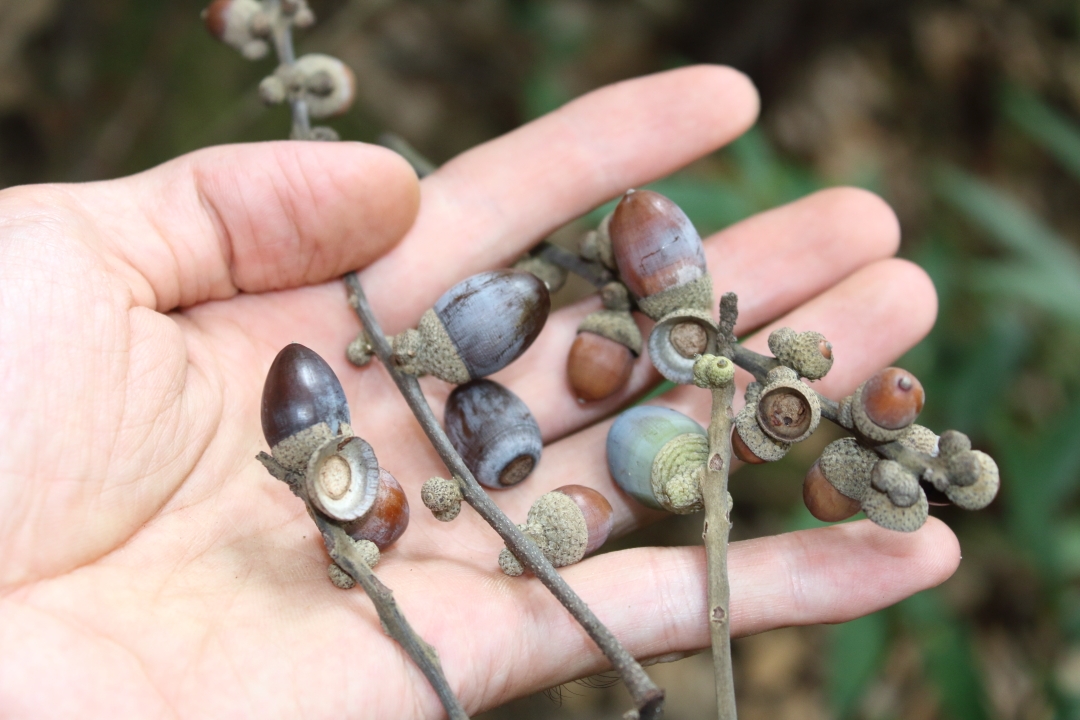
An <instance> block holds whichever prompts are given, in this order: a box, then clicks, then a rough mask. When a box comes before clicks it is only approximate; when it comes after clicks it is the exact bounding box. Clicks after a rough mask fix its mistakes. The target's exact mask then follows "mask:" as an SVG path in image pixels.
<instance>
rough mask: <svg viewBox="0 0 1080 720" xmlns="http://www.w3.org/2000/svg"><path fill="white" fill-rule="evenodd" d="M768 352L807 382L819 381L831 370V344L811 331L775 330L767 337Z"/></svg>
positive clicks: (822, 336) (820, 335)
mask: <svg viewBox="0 0 1080 720" xmlns="http://www.w3.org/2000/svg"><path fill="white" fill-rule="evenodd" d="M769 350H771V351H772V354H773V355H775V356H776V359H777V360H778V361H779V362H780V364H781V365H785V366H787V367H789V368H791V369H792V370H794V371H795V372H796V373H798V374H799V377H804V378H806V379H808V380H820V379H821V378H823V377H825V375H826V374H827V373H828V372H829V370H831V369H832V364H833V347H832V343H830V342H829V341H828V340H826V339H825V336H824V335H822V334H821V333H819V332H815V331H813V330H811V331H808V332H802V333H797V332H795V331H794V330H792V329H791V328H786V327H785V328H780V329H779V330H775V331H773V332H772V333H771V334H770V335H769Z"/></svg>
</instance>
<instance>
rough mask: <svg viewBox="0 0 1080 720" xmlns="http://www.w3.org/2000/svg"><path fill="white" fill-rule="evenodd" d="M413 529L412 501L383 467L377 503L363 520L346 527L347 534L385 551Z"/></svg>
mask: <svg viewBox="0 0 1080 720" xmlns="http://www.w3.org/2000/svg"><path fill="white" fill-rule="evenodd" d="M408 526H409V499H408V498H407V497H406V496H405V491H404V490H402V489H401V485H400V484H398V481H397V480H396V479H394V476H393V475H391V474H390V473H388V472H387V471H386V470H385V469H383V468H379V490H378V492H377V493H376V495H375V503H374V504H373V505H372V506H371V510H369V511H368V512H367V514H365V515H364V516H363V517H361V518H359V519H357V520H354V521H352V522H350V523H348V524H346V525H345V526H344V527H345V532H347V533H348V534H349V536H350V537H352V538H353V539H354V540H370V541H371V542H373V543H375V545H376V546H378V548H379V550H385V549H386V548H387V547H389V546H390V545H391V544H392V543H393V542H394V541H395V540H397V539H398V538H399V537H401V534H402V533H404V532H405V528H407V527H408Z"/></svg>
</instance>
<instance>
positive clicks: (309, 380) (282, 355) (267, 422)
mask: <svg viewBox="0 0 1080 720" xmlns="http://www.w3.org/2000/svg"><path fill="white" fill-rule="evenodd" d="M262 428H263V435H264V436H265V437H266V443H267V444H268V445H269V446H270V448H271V452H272V453H273V455H274V459H275V460H277V461H278V462H279V463H281V464H282V465H283V466H285V467H286V468H288V469H289V470H292V471H294V472H298V473H302V472H304V470H305V468H306V467H307V463H308V459H309V458H310V457H311V455H312V453H314V451H315V450H316V449H317V448H319V446H321V445H322V444H323V443H325V442H326V441H327V440H329V439H330V438H333V437H336V436H338V435H351V434H352V430H351V429H350V428H349V403H348V401H347V400H346V399H345V391H344V390H343V389H342V387H341V383H340V382H338V379H337V375H335V374H334V371H333V370H332V369H331V368H330V366H329V365H327V364H326V361H325V360H323V359H322V357H320V356H319V354H318V353H316V352H315V351H314V350H311V349H309V348H306V347H304V346H303V345H301V344H299V343H292V344H291V345H286V346H285V347H284V348H283V349H282V350H281V351H280V352H279V353H278V354H277V357H276V358H274V362H273V363H272V364H271V365H270V370H269V372H267V374H266V382H265V383H264V385H263V394H262Z"/></svg>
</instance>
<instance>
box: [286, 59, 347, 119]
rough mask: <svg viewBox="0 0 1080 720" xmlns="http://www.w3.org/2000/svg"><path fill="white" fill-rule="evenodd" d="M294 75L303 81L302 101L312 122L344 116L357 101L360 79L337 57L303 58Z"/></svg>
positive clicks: (296, 64)
mask: <svg viewBox="0 0 1080 720" xmlns="http://www.w3.org/2000/svg"><path fill="white" fill-rule="evenodd" d="M292 72H294V73H297V74H298V75H299V76H300V77H301V78H302V88H303V90H302V99H303V100H304V102H305V103H307V107H308V113H309V114H310V115H311V117H312V118H316V119H318V118H327V117H333V116H335V115H341V114H342V113H344V112H345V111H347V110H348V109H349V107H350V106H351V105H352V103H353V100H354V99H355V98H356V76H355V75H354V74H353V71H352V69H351V68H350V67H349V66H348V65H346V64H345V63H343V62H342V61H341V60H339V59H337V58H336V57H333V56H331V55H325V54H323V53H309V54H307V55H301V56H300V57H298V58H297V59H296V62H295V63H294V64H293V66H292Z"/></svg>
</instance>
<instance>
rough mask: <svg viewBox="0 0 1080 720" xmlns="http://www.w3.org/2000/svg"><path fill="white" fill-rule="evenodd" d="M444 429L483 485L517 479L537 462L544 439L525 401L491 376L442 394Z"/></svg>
mask: <svg viewBox="0 0 1080 720" xmlns="http://www.w3.org/2000/svg"><path fill="white" fill-rule="evenodd" d="M443 424H444V425H445V426H446V435H447V437H449V438H450V443H451V444H452V445H453V446H454V448H455V449H456V450H457V451H458V452H459V453H460V454H461V458H462V460H464V461H465V465H466V466H467V467H468V468H469V470H471V471H472V473H473V475H475V476H476V479H477V481H478V482H479V483H480V484H481V485H484V486H486V487H490V488H503V487H509V486H510V485H516V484H517V483H519V482H521V481H522V480H524V479H525V478H527V477H528V476H529V473H531V472H532V471H533V468H535V467H536V464H537V463H538V462H540V453H541V452H542V451H543V449H544V440H543V438H542V437H541V436H540V426H539V425H538V424H537V422H536V418H534V417H533V414H532V412H530V411H529V408H528V406H527V405H525V403H524V402H522V401H521V398H519V397H518V396H517V395H515V394H514V393H512V392H510V391H509V390H507V389H506V388H505V387H503V386H502V385H500V384H499V383H497V382H493V381H491V380H473V381H471V382H468V383H465V384H464V385H459V386H458V387H456V388H454V391H453V392H452V393H450V397H449V398H447V400H446V411H445V413H444V416H443Z"/></svg>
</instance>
